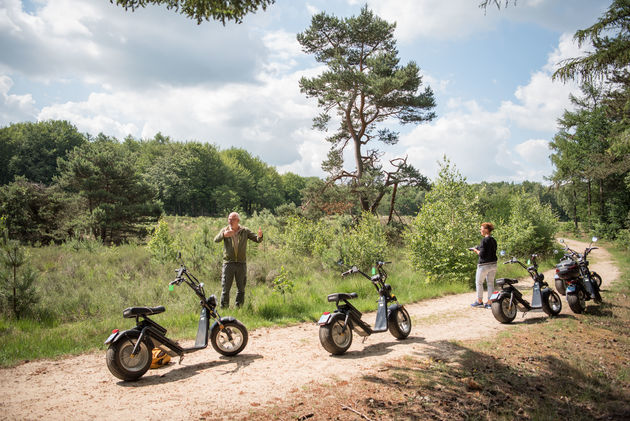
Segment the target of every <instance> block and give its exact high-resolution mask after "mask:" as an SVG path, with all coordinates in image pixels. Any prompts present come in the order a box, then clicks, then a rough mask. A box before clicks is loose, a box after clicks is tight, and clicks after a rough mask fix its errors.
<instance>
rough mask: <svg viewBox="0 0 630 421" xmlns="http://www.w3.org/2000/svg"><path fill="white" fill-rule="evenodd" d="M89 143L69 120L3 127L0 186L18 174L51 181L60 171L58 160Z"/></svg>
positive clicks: (36, 180)
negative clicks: (58, 169)
mask: <svg viewBox="0 0 630 421" xmlns="http://www.w3.org/2000/svg"><path fill="white" fill-rule="evenodd" d="M85 143H86V138H85V136H84V135H82V134H81V133H79V131H78V130H77V128H76V127H75V126H73V125H72V124H70V123H69V122H67V121H59V120H49V121H40V122H37V123H31V122H28V123H17V124H11V125H9V126H7V127H3V128H0V185H2V184H7V183H9V182H11V181H13V179H14V178H15V177H16V176H24V177H26V179H27V180H29V181H31V182H33V183H42V184H50V183H51V182H52V180H53V178H54V177H55V176H56V175H57V174H58V171H57V159H59V158H65V157H66V156H67V154H68V153H69V152H70V151H72V150H73V149H74V148H75V147H78V146H81V145H83V144H85Z"/></svg>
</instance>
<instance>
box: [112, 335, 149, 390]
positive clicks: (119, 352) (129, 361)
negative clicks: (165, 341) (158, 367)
mask: <svg viewBox="0 0 630 421" xmlns="http://www.w3.org/2000/svg"><path fill="white" fill-rule="evenodd" d="M136 341H137V337H136V338H131V337H126V338H122V339H120V340H118V341H116V342H114V343H113V344H111V345H110V346H109V348H108V349H107V354H106V357H105V360H106V361H107V368H108V369H109V371H110V372H111V373H112V374H113V375H114V376H116V377H118V378H119V379H121V380H125V381H134V380H138V379H139V378H140V377H142V376H143V375H144V373H146V372H147V370H148V369H149V367H151V360H152V355H151V350H152V349H153V344H151V343H150V341H149V340H148V339H143V340H142V342H140V345H139V350H138V353H137V354H136V355H131V353H132V351H133V348H134V346H135V344H136Z"/></svg>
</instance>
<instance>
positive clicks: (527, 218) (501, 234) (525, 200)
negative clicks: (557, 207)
mask: <svg viewBox="0 0 630 421" xmlns="http://www.w3.org/2000/svg"><path fill="white" fill-rule="evenodd" d="M557 230H558V220H557V218H556V216H555V215H554V214H553V211H552V210H551V206H550V205H548V204H543V203H541V202H540V200H539V199H538V197H537V196H535V195H533V194H531V193H526V192H525V191H521V192H520V193H519V194H515V195H512V197H511V198H510V217H509V220H508V221H507V224H505V225H504V226H498V227H497V229H496V231H495V236H496V239H497V243H499V248H500V249H503V250H505V251H506V252H507V253H508V254H509V255H513V256H522V257H526V256H529V255H530V254H532V253H549V252H551V251H552V250H553V246H554V243H555V234H556V232H557Z"/></svg>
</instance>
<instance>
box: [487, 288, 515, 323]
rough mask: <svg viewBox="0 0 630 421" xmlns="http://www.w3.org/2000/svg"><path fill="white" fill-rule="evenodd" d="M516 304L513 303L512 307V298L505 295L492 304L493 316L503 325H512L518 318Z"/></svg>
mask: <svg viewBox="0 0 630 421" xmlns="http://www.w3.org/2000/svg"><path fill="white" fill-rule="evenodd" d="M516 312H517V309H516V303H515V302H512V306H511V307H510V297H508V296H507V295H504V296H502V297H500V298H499V299H498V300H496V301H493V302H492V315H493V316H494V318H495V319H497V320H498V321H499V322H501V323H512V320H514V318H515V317H516Z"/></svg>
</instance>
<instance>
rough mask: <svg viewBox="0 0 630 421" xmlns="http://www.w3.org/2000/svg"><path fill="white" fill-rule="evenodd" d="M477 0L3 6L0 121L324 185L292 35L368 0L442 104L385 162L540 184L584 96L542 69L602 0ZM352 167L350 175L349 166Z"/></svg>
mask: <svg viewBox="0 0 630 421" xmlns="http://www.w3.org/2000/svg"><path fill="white" fill-rule="evenodd" d="M479 2H480V1H479V0H374V1H369V0H368V1H365V0H361V1H359V0H305V1H302V0H276V2H275V4H273V5H271V6H269V7H268V8H267V10H266V11H258V12H257V13H255V14H250V15H247V16H246V17H245V18H244V21H243V23H241V24H235V23H227V24H226V25H225V26H223V25H222V24H221V23H219V22H214V21H212V22H203V23H202V24H200V25H198V24H197V23H196V21H194V20H191V19H188V18H186V17H184V16H182V15H179V14H177V13H175V12H173V11H169V10H167V9H166V8H165V7H161V6H148V7H147V8H145V9H139V10H136V11H135V12H131V11H125V10H124V9H122V8H121V7H118V6H116V5H113V4H111V3H110V1H109V0H0V127H4V126H7V125H9V124H11V123H17V122H23V121H42V120H49V119H59V120H68V121H70V122H71V123H72V124H74V125H75V126H76V127H77V128H78V129H79V131H81V132H85V133H89V134H91V135H96V134H98V133H104V134H106V135H108V136H114V137H116V138H118V139H121V140H122V139H124V138H125V137H127V136H132V137H134V138H136V139H149V138H153V137H154V136H155V135H156V134H157V133H162V134H163V135H166V136H169V137H170V138H171V139H173V140H175V141H199V142H209V143H212V144H214V145H217V146H218V147H219V148H220V149H227V148H230V147H240V148H244V149H246V150H248V151H249V152H250V153H251V154H253V155H255V156H258V157H260V158H261V159H262V160H263V161H265V162H266V163H268V164H270V165H273V166H275V167H276V168H277V169H278V171H279V172H280V173H286V172H289V171H290V172H294V173H296V174H299V175H302V176H319V177H324V176H325V174H324V172H323V171H322V169H321V162H322V161H323V160H324V159H325V158H326V154H327V152H328V144H327V142H326V141H325V140H324V139H325V137H326V133H323V132H320V131H317V130H314V129H313V128H312V118H313V117H315V116H316V115H318V114H319V112H320V110H318V108H317V101H316V99H313V98H307V97H306V96H305V95H304V94H302V93H300V89H299V85H298V82H299V80H300V78H301V77H315V76H317V75H318V74H320V73H321V72H322V71H323V67H322V66H321V64H320V63H317V62H316V61H315V59H314V58H313V57H312V56H309V55H307V54H305V53H304V52H302V50H301V47H300V45H299V43H298V42H297V40H296V34H298V33H300V32H302V31H304V30H305V29H306V28H308V26H309V25H310V22H311V17H312V16H313V14H316V13H320V12H326V13H328V14H333V15H336V16H338V17H350V16H356V15H358V14H359V13H360V10H361V7H363V6H364V5H366V4H367V5H368V7H369V8H370V9H372V10H373V11H374V12H375V13H376V14H377V15H378V16H380V17H381V18H383V19H385V20H387V21H388V22H396V30H395V37H396V40H397V47H398V50H399V55H400V58H401V63H402V64H406V63H408V62H410V61H414V62H416V63H417V64H418V66H419V67H420V71H421V74H422V78H423V84H422V89H424V87H425V86H430V87H431V89H432V90H433V92H434V94H435V99H436V103H437V106H436V108H435V112H436V114H437V115H436V118H435V119H434V120H432V121H431V122H427V123H422V124H420V125H405V126H401V125H399V124H398V123H397V122H396V121H391V122H389V123H388V126H389V127H390V128H393V129H394V130H396V131H398V132H399V133H400V141H399V142H398V144H397V145H393V146H387V145H380V148H381V150H382V151H383V152H384V153H385V155H384V157H383V160H384V161H385V162H387V161H388V160H390V159H393V158H396V157H404V156H407V157H408V161H407V162H408V163H410V164H412V165H413V166H414V167H415V168H417V169H418V170H420V172H421V173H422V174H424V175H426V176H427V177H429V178H430V179H432V180H433V179H435V177H436V176H437V173H438V171H439V166H440V162H441V161H442V160H443V159H444V157H447V158H448V159H449V160H450V161H451V163H452V164H454V165H455V167H456V168H457V169H458V170H459V171H460V172H461V174H462V175H464V176H465V177H466V179H467V180H468V181H469V182H480V181H510V182H521V181H524V180H530V181H543V182H544V179H545V176H549V175H551V173H552V171H553V168H552V165H551V162H550V160H549V155H550V153H551V151H550V149H549V146H548V144H549V141H550V140H552V139H553V136H554V134H555V133H556V132H557V131H558V127H557V119H558V118H559V117H561V116H562V114H563V112H564V111H565V110H567V109H568V110H571V109H572V108H571V102H570V100H569V95H570V94H571V93H573V94H574V95H579V93H580V91H579V88H578V86H577V85H576V84H575V83H573V82H570V83H562V82H559V81H552V80H551V75H552V73H553V71H554V70H555V69H556V68H557V65H558V63H559V62H561V61H562V60H563V59H567V58H571V57H577V56H580V55H583V54H584V53H585V52H586V51H588V46H582V47H581V48H579V47H578V45H577V44H576V43H575V42H574V41H573V34H574V33H575V31H576V30H578V29H584V28H586V27H588V26H590V25H592V24H593V23H595V21H596V20H597V19H598V18H599V17H600V16H601V15H602V14H603V13H604V11H605V10H606V9H607V8H608V6H609V5H610V0H606V1H603V0H570V1H569V0H517V2H516V5H514V4H513V2H512V1H511V0H510V4H509V6H508V7H506V8H501V10H497V8H496V7H489V8H488V9H487V10H486V11H485V12H484V11H483V10H482V9H480V8H479V7H478V4H479ZM502 3H503V1H502ZM331 129H332V130H334V127H331ZM345 166H346V168H347V169H349V170H353V169H354V165H353V162H352V160H351V159H348V160H346V164H345Z"/></svg>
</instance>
